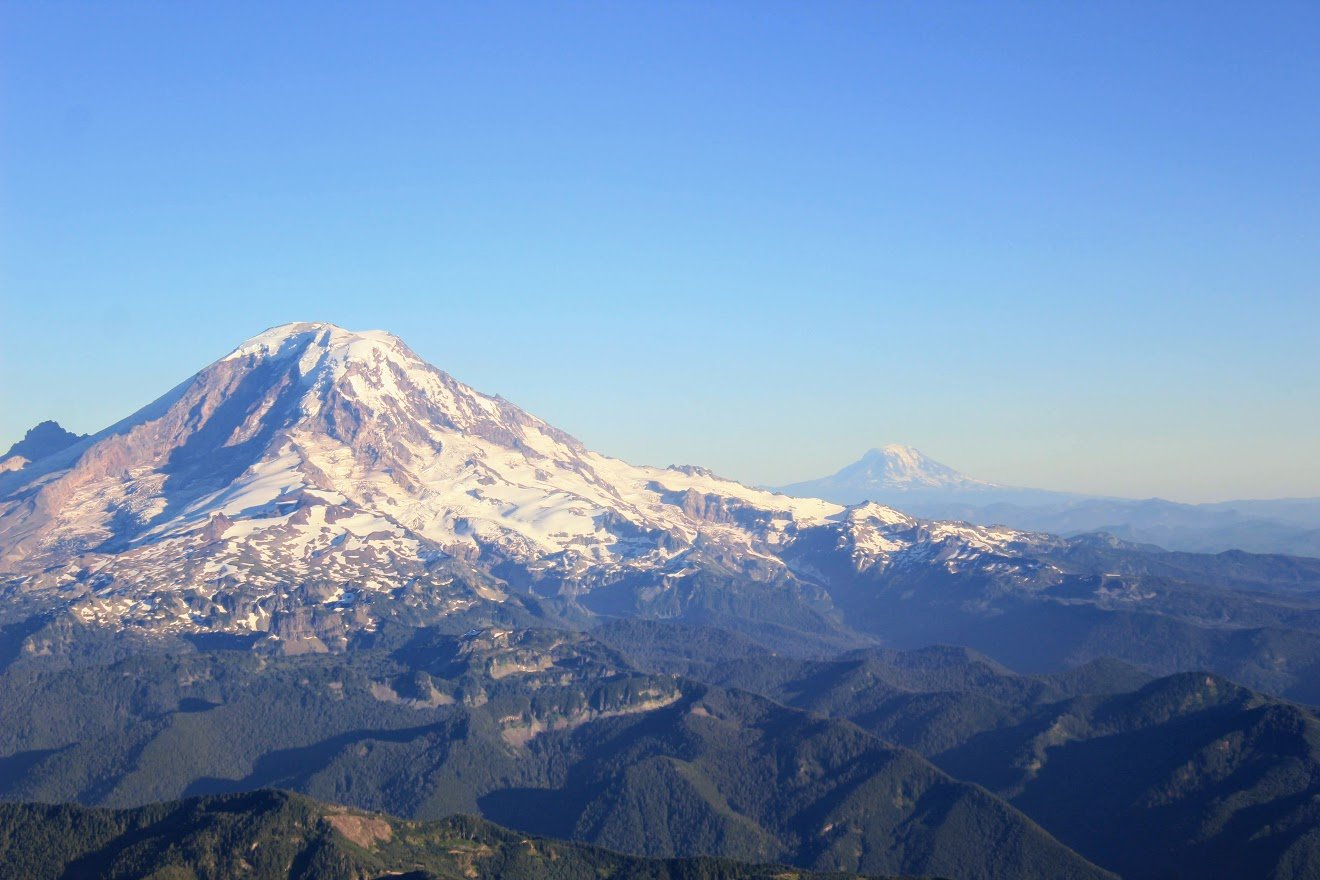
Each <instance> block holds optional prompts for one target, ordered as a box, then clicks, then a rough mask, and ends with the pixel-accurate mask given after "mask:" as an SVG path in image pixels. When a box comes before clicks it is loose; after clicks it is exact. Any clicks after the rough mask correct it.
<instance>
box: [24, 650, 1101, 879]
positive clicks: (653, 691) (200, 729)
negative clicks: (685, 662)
mask: <svg viewBox="0 0 1320 880" xmlns="http://www.w3.org/2000/svg"><path fill="white" fill-rule="evenodd" d="M349 657H350V659H351V662H346V660H345V658H344V657H342V656H336V655H310V656H300V657H270V658H268V657H264V656H260V655H253V654H251V653H250V652H247V651H225V652H216V653H201V654H192V655H179V656H161V655H152V654H143V655H138V656H135V657H133V658H130V659H128V660H125V661H121V662H118V663H115V664H111V665H108V666H82V667H79V668H74V669H65V670H49V669H45V668H40V667H38V666H31V665H26V666H25V665H19V666H15V667H11V668H10V669H9V670H7V671H6V672H5V673H3V674H0V798H5V799H13V800H25V801H32V800H41V801H50V800H61V801H67V800H75V801H78V802H83V803H89V804H102V805H110V806H131V805H136V804H142V803H150V802H155V801H160V800H168V799H173V798H178V797H181V796H189V795H203V794H220V793H227V792H239V791H246V790H252V789H256V788H267V787H278V788H287V789H293V790H297V791H300V792H303V793H305V794H308V795H311V796H313V797H318V798H321V799H323V800H327V801H333V802H336V803H349V804H353V805H354V806H357V807H360V808H365V809H374V810H382V811H387V812H390V813H394V814H397V815H403V816H408V817H412V818H418V819H427V818H439V817H442V816H446V815H451V814H453V813H480V814H481V815H483V816H485V817H486V818H488V819H491V820H494V821H498V822H500V823H501V824H505V825H508V826H512V827H516V828H519V829H521V830H524V831H529V832H533V833H537V834H544V835H548V836H554V837H564V838H569V837H571V838H573V839H577V840H582V841H587V842H591V843H596V844H601V845H606V846H609V847H611V848H613V849H616V850H622V851H627V852H632V853H636V854H640V855H653V856H678V855H682V856H688V855H701V854H719V855H723V856H729V857H736V858H739V859H743V860H749V861H758V862H760V861H776V862H791V863H794V864H797V865H799V866H802V867H805V868H813V869H829V870H836V869H837V870H859V871H868V872H879V873H899V872H906V873H926V874H935V875H941V876H946V877H957V878H985V880H990V878H1008V877H1013V878H1032V877H1037V878H1054V877H1078V878H1098V877H1103V876H1108V875H1107V874H1105V873H1104V872H1102V871H1099V870H1098V869H1096V868H1095V867H1094V866H1093V865H1091V864H1089V863H1088V862H1086V861H1085V860H1084V859H1082V858H1080V857H1079V856H1077V855H1076V854H1075V853H1073V852H1071V851H1069V850H1068V849H1067V848H1066V847H1064V846H1062V845H1061V844H1059V843H1058V841H1056V840H1054V839H1052V838H1051V837H1050V836H1049V835H1048V834H1047V833H1045V832H1044V831H1042V830H1041V829H1040V828H1039V827H1037V826H1036V825H1035V824H1034V823H1033V822H1032V821H1030V820H1029V819H1027V818H1026V817H1025V816H1023V815H1022V814H1021V813H1020V812H1019V811H1017V810H1015V809H1014V808H1012V807H1010V806H1008V805H1007V804H1006V803H1004V802H1003V801H1001V800H999V799H998V798H995V797H994V796H992V795H989V794H988V793H986V792H985V791H983V790H982V789H980V788H978V787H976V786H973V785H968V784H966V783H962V782H960V781H958V780H955V779H953V778H951V777H950V776H948V775H947V774H946V773H944V772H943V771H940V770H938V769H937V768H936V767H934V766H933V765H931V764H930V763H929V762H928V761H926V760H925V759H923V758H921V757H920V756H919V755H917V754H915V753H913V752H910V751H907V750H905V749H901V748H896V747H894V746H891V745H889V744H887V743H884V742H882V741H880V740H878V739H876V738H875V737H874V736H871V735H869V734H867V733H865V732H864V731H862V730H860V729H859V728H857V727H855V726H853V725H851V724H848V723H846V722H844V721H837V720H829V719H822V718H813V717H811V716H808V715H806V714H804V713H802V712H799V711H796V710H793V709H789V708H786V707H784V706H781V705H778V704H776V703H774V702H772V701H769V700H766V699H764V698H761V697H756V696H753V695H750V694H743V693H738V692H734V691H728V690H725V689H722V688H717V687H711V686H707V685H702V684H700V683H696V682H691V681H686V680H682V679H676V678H674V677H672V676H668V675H655V674H649V673H642V672H638V671H637V670H635V669H632V668H631V667H629V666H628V665H627V664H626V663H625V662H624V661H623V660H622V658H620V657H619V655H618V654H617V652H614V651H612V650H611V649H609V648H607V647H606V646H604V645H601V644H600V643H598V642H596V641H594V640H592V639H590V638H588V637H585V636H582V635H579V634H573V633H566V632H562V631H553V630H533V631H513V632H510V631H504V630H500V631H482V632H479V633H474V634H471V635H466V636H461V637H454V636H447V635H443V634H439V633H435V632H433V631H420V632H414V633H411V634H404V633H397V634H395V635H394V637H393V638H392V639H391V641H390V644H389V645H388V646H385V645H382V646H381V648H379V649H365V648H364V649H359V650H357V651H355V652H353V653H352V654H351V655H349Z"/></svg>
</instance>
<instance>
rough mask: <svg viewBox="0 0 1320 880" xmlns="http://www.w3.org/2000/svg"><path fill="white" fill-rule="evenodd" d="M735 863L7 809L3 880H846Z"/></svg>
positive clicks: (371, 828) (289, 813)
mask: <svg viewBox="0 0 1320 880" xmlns="http://www.w3.org/2000/svg"><path fill="white" fill-rule="evenodd" d="M859 876H861V875H857V874H813V873H807V872H803V871H799V870H796V869H792V868H786V867H782V866H774V865H753V864H748V863H744V862H735V861H731V860H728V859H715V858H697V859H648V858H640V857H635V856H626V855H620V854H618V853H613V852H610V851H609V850H604V849H600V848H598V847H594V846H587V845H584V844H577V843H566V842H563V841H553V840H546V839H542V838H535V837H528V836H526V835H522V834H518V833H516V832H513V831H509V830H507V829H505V828H501V827H500V826H498V825H493V824H491V823H489V822H486V821H483V820H481V819H475V818H472V817H469V816H454V817H451V818H448V819H443V820H439V821H432V822H407V821H403V820H401V819H395V818H392V817H390V816H385V815H382V814H379V813H369V812H365V811H361V810H352V809H349V808H346V807H338V806H332V805H330V804H324V803H321V802H319V801H314V800H312V799H310V798H306V797H302V796H300V795H295V794H290V793H288V792H283V791H271V790H266V791H256V792H249V793H245V794H235V795H223V796H218V797H204V798H193V799H191V800H184V801H175V802H173V803H167V804H158V805H154V806H150V807H140V808H137V809H131V810H107V809H95V808H89V807H80V806H74V805H61V806H48V805H42V804H0V878H3V880H45V878H49V880H55V878H61V880H82V878H87V880H91V878H97V880H101V878H105V880H112V878H113V880H119V878H122V880H130V878H131V880H137V878H151V880H229V878H243V880H285V878H288V880H370V878H377V877H394V878H400V880H431V878H435V880H439V878H463V880H484V878H500V880H519V878H536V880H556V878H562V880H578V878H601V880H605V878H611V880H634V878H635V880H758V878H764V880H770V878H774V880H793V878H802V880H808V878H818V880H825V878H845V877H859Z"/></svg>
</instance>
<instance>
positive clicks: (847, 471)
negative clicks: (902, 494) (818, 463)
mask: <svg viewBox="0 0 1320 880" xmlns="http://www.w3.org/2000/svg"><path fill="white" fill-rule="evenodd" d="M835 477H836V478H837V477H847V478H849V479H854V480H856V479H864V480H866V481H868V482H871V483H873V484H875V485H880V486H885V487H889V488H912V489H917V488H921V489H928V488H959V489H965V488H971V487H981V488H990V487H993V486H994V485H995V484H994V483H988V482H986V481H984V480H977V479H973V478H972V477H969V476H967V475H965V474H962V473H959V472H958V471H956V470H954V469H953V468H951V467H949V466H948V465H945V464H941V463H940V462H938V461H935V460H934V459H933V458H931V457H930V456H928V455H926V454H925V453H923V452H921V451H920V450H919V449H916V448H915V447H912V446H903V445H900V444H897V443H890V444H888V445H886V446H881V447H878V448H876V449H870V450H868V451H867V453H866V454H865V455H864V456H862V458H861V460H859V461H856V462H854V463H853V464H851V465H849V466H847V467H845V468H843V469H842V470H840V471H839V472H838V473H837V474H835Z"/></svg>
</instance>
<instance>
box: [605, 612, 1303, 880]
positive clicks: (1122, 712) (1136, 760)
mask: <svg viewBox="0 0 1320 880" xmlns="http://www.w3.org/2000/svg"><path fill="white" fill-rule="evenodd" d="M599 636H600V637H601V638H602V639H603V640H604V641H606V642H607V643H609V644H612V645H615V646H616V647H617V648H618V649H619V650H621V651H622V652H624V654H625V655H626V656H628V657H629V658H630V660H631V661H632V662H633V663H634V665H636V666H638V668H644V669H650V670H652V671H656V672H660V671H667V672H681V673H682V674H684V675H687V676H690V677H693V678H697V679H700V680H706V681H712V682H716V683H719V684H722V685H725V686H736V687H742V688H745V689H748V690H754V691H756V692H758V693H762V694H765V695H767V696H770V697H773V698H775V699H777V700H779V701H781V702H783V703H785V704H788V705H792V706H796V707H798V708H802V709H806V710H808V711H811V712H814V713H818V714H823V715H829V716H832V717H837V718H846V719H848V720H850V721H852V722H854V723H855V724H857V725H858V726H860V727H862V728H864V729H865V730H868V731H870V732H872V733H874V734H876V735H878V736H880V737H882V738H884V739H886V740H889V741H892V742H896V743H899V744H901V745H904V746H907V747H909V748H912V749H915V750H917V751H919V752H920V753H922V754H923V755H925V756H926V757H928V758H929V759H931V760H932V761H933V762H934V763H935V764H937V765H938V766H940V767H941V768H943V769H945V770H946V771H948V772H949V773H951V774H953V775H954V776H956V777H958V778H961V779H967V780H970V781H973V782H977V783H980V784H981V785H984V786H986V787H987V788H988V789H990V790H991V791H995V792H996V793H998V794H1000V795H1001V796H1002V797H1004V798H1006V799H1008V800H1009V801H1010V802H1011V803H1013V804H1014V805H1015V806H1017V807H1019V808H1021V809H1022V810H1023V811H1024V812H1026V813H1027V814H1028V815H1030V816H1031V817H1032V818H1034V819H1035V820H1036V821H1038V822H1039V823H1040V824H1041V825H1042V826H1043V827H1044V828H1045V829H1046V830H1048V831H1050V832H1051V833H1053V834H1055V835H1057V836H1058V837H1059V838H1060V839H1061V840H1063V841H1064V842H1066V843H1067V844H1068V845H1069V846H1072V847H1073V848H1075V849H1076V850H1077V851H1078V852H1080V853H1082V854H1083V855H1085V856H1087V857H1088V858H1090V859H1091V860H1093V861H1095V862H1096V863H1097V864H1099V865H1102V866H1104V867H1106V868H1109V869H1111V870H1113V871H1116V872H1118V873H1119V874H1121V875H1122V876H1123V877H1126V878H1130V880H1162V878H1169V877H1177V876H1194V877H1205V878H1225V880H1228V878H1236V877H1258V878H1280V880H1282V878H1302V877H1309V876H1313V875H1314V873H1315V870H1316V869H1315V866H1316V865H1317V864H1320V833H1318V832H1317V831H1316V830H1315V829H1316V828H1317V820H1318V819H1320V813H1318V812H1317V806H1316V805H1317V804H1318V803H1320V720H1317V719H1316V717H1315V716H1314V714H1313V713H1311V712H1309V711H1307V710H1306V709H1304V708H1302V707H1299V706H1296V705H1293V704H1290V703H1286V702H1283V701H1280V700H1275V699H1271V698H1269V697H1266V696H1264V695H1262V694H1259V693H1253V692H1251V691H1249V690H1247V689H1245V688H1241V687H1239V686H1237V685H1234V684H1232V683H1230V682H1228V681H1226V680H1225V679H1222V678H1219V677H1218V676H1213V675H1207V674H1205V673H1182V674H1178V675H1173V676H1168V677H1164V678H1159V679H1155V680H1150V679H1148V678H1146V677H1144V676H1141V675H1139V674H1135V671H1134V670H1132V669H1131V668H1125V667H1123V666H1121V665H1117V664H1113V663H1099V664H1093V665H1092V666H1090V667H1088V668H1083V669H1077V670H1073V671H1071V672H1069V673H1067V674H1065V675H1059V676H1045V677H1027V676H1020V675H1016V674H1014V673H1012V672H1010V671H1009V670H1007V669H1005V668H1003V667H1002V666H999V665H998V664H996V663H994V662H993V661H990V660H989V659H988V658H985V657H983V656H979V655H977V654H975V653H974V652H970V651H967V650H966V649H958V648H927V649H922V650H919V651H911V652H897V651H885V650H876V649H872V650H866V651H858V652H854V653H852V654H849V655H846V656H843V657H839V658H836V659H830V660H814V661H810V660H802V659H796V658H791V657H781V656H776V655H773V654H770V653H768V652H767V651H765V650H764V649H762V648H759V647H758V646H756V645H754V644H753V643H750V642H748V641H747V640H745V639H740V638H737V637H733V636H731V635H729V634H719V635H718V637H714V636H715V634H712V633H709V632H703V631H701V630H697V629H693V628H690V627H684V626H681V625H675V624H671V623H661V622H651V621H619V622H616V623H612V624H609V625H607V626H606V627H603V628H602V629H601V630H600V631H599ZM1097 816H1103V817H1104V821H1096V817H1097Z"/></svg>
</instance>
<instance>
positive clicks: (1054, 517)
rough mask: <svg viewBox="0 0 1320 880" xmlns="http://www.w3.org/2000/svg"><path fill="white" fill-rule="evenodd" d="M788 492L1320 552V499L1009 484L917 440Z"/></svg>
mask: <svg viewBox="0 0 1320 880" xmlns="http://www.w3.org/2000/svg"><path fill="white" fill-rule="evenodd" d="M781 491H783V492H784V493H786V494H788V495H793V496H795V497H803V498H824V499H826V500H828V501H834V502H837V503H839V504H860V503H862V502H865V501H874V502H877V503H880V504H889V505H893V506H894V507H898V508H900V509H902V510H904V511H906V512H907V513H911V514H914V515H916V516H922V517H929V518H932V519H952V520H963V521H966V522H972V523H979V524H982V525H1006V526H1009V527H1012V528H1017V529H1027V530H1031V531H1042V532H1051V533H1053V534H1059V535H1079V534H1084V533H1088V532H1105V533H1108V534H1111V535H1114V536H1115V537H1117V538H1120V539H1122V540H1124V541H1130V542H1133V543H1139V544H1154V545H1157V546H1159V547H1162V548H1165V549H1168V550H1186V551H1191V552H1195V553H1219V552H1222V551H1225V550H1245V551H1248V552H1250V553H1284V554H1290V555H1294V556H1313V557H1320V498H1285V499H1279V500H1273V501H1259V500H1244V501H1223V502H1217V503H1213V504H1180V503H1178V502H1174V501H1165V500H1163V499H1160V498H1149V499H1145V500H1136V499H1126V498H1106V497H1099V496H1092V495H1078V494H1073V493H1068V492H1053V491H1049V490H1045V489H1025V488H1020V487H1014V486H1001V485H998V484H995V483H989V482H986V481H984V480H976V479H973V478H971V477H968V476H966V475H964V474H961V473H959V472H958V471H956V470H954V469H953V468H951V467H948V466H947V465H944V464H940V463H939V462H937V461H934V460H933V459H931V458H929V457H928V456H926V455H924V454H922V453H921V452H920V451H918V450H916V449H913V448H912V447H910V446H898V445H890V446H885V447H882V448H879V449H872V450H870V451H868V452H867V453H866V454H865V455H864V456H862V458H861V459H860V460H858V461H856V462H854V463H853V464H850V465H848V466H847V467H844V468H843V469H842V470H840V471H838V472H837V473H835V474H832V475H830V476H828V477H821V478H820V479H816V480H807V481H805V482H801V483H793V484H791V485H788V486H784V487H782V488H781Z"/></svg>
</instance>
